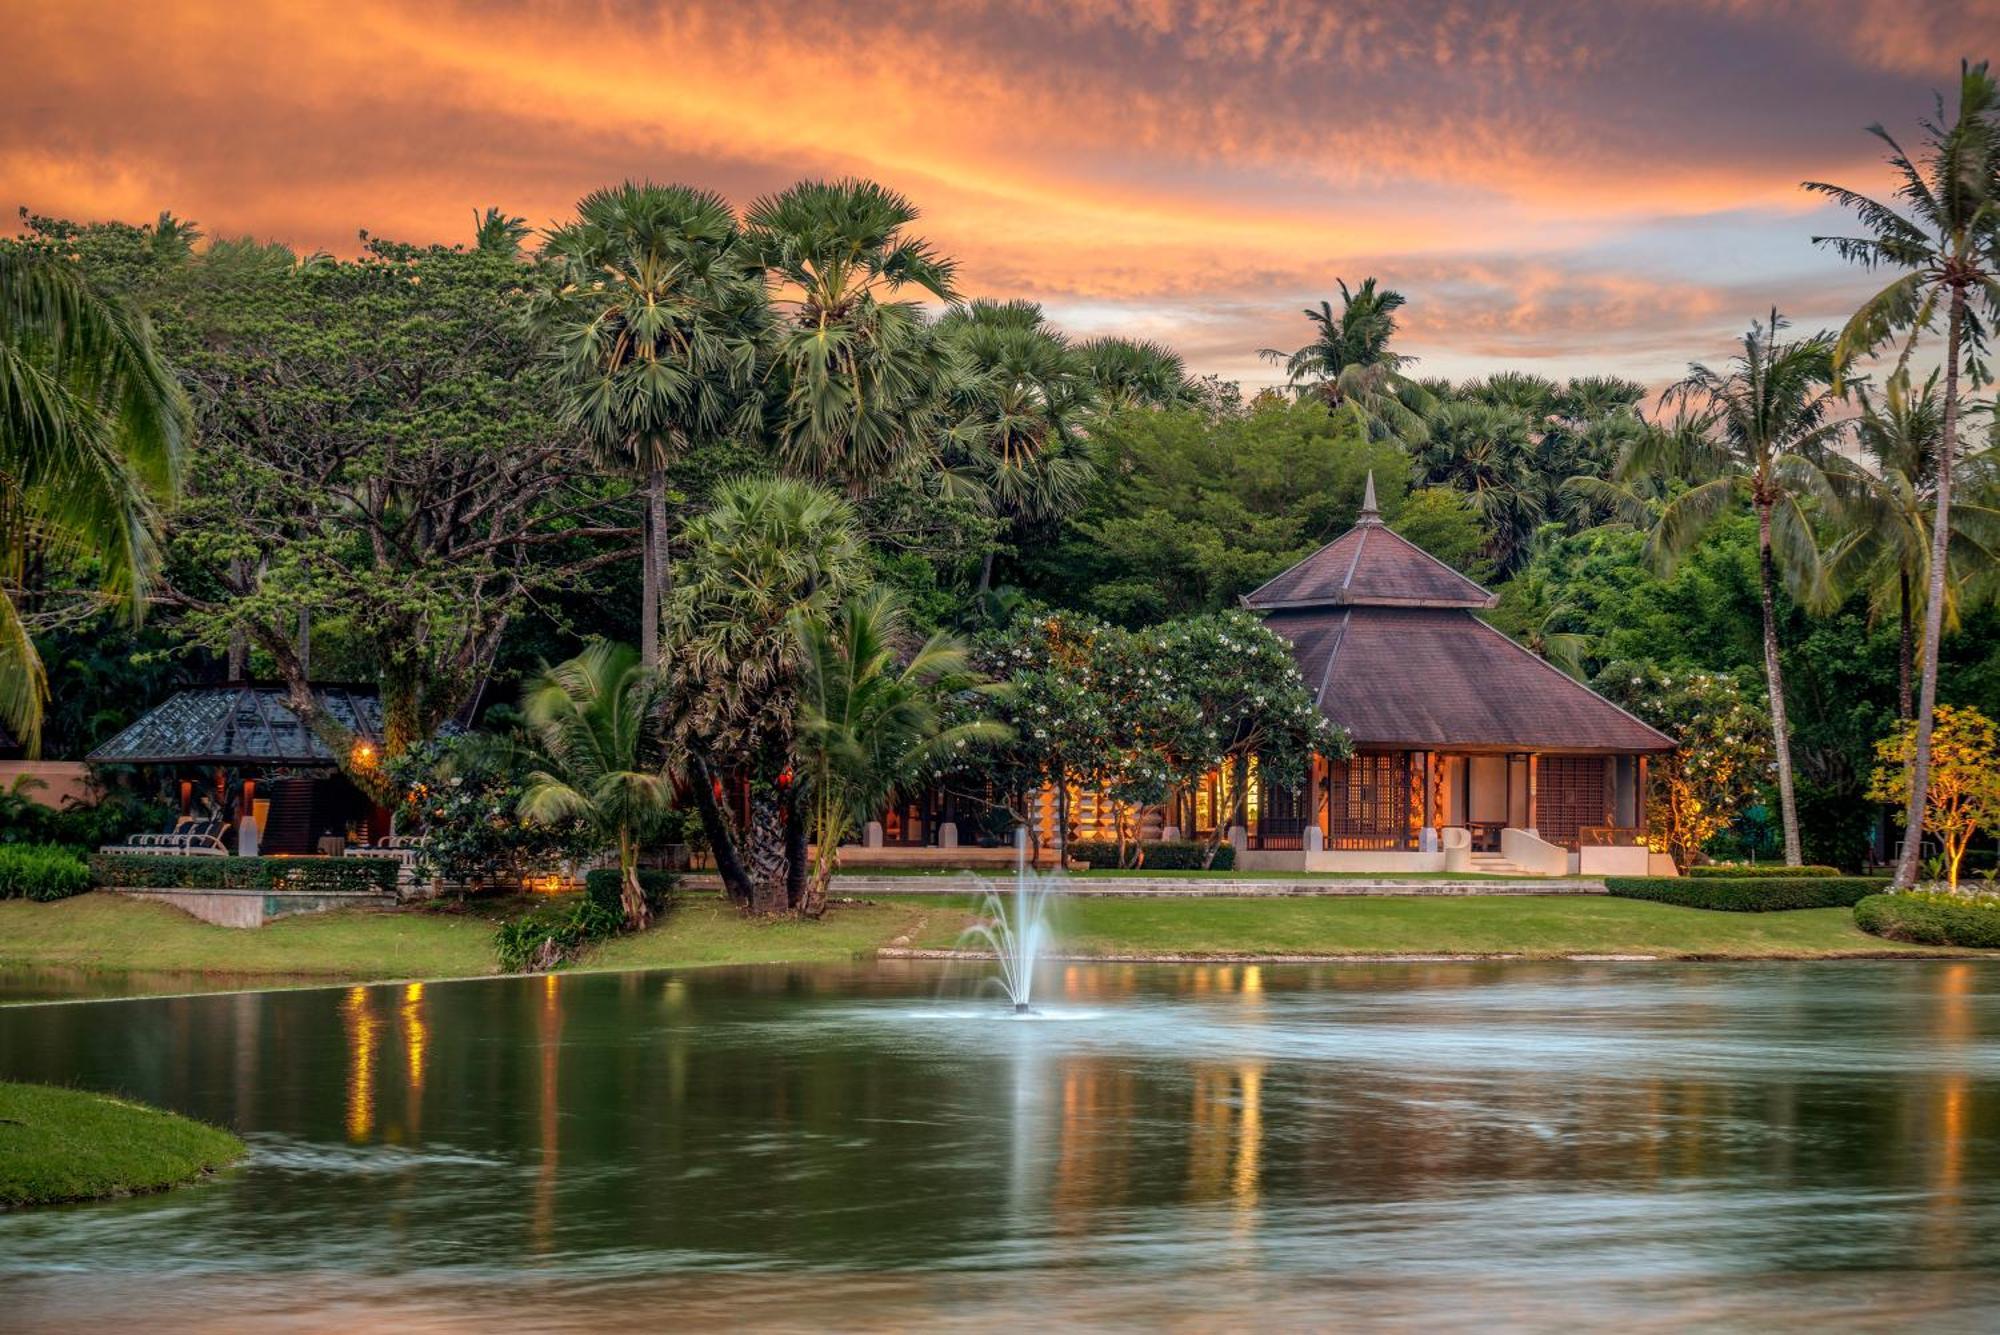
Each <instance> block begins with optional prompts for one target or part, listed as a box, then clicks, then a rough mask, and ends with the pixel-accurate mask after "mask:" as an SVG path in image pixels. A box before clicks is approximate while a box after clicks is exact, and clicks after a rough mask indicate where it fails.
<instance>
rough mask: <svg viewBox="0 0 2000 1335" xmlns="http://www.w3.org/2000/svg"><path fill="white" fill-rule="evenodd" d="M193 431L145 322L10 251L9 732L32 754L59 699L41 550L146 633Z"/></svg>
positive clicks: (1, 315) (0, 482) (4, 688)
mask: <svg viewBox="0 0 2000 1335" xmlns="http://www.w3.org/2000/svg"><path fill="white" fill-rule="evenodd" d="M191 430H192V415H191V413H190V411H189V408H188V405H187V400H186V398H185V397H184V396H183V395H182V393H181V390H180V387H179V386H178V385H177V384H176V383H175V382H174V379H173V376H172V375H171V374H170V373H169V372H168V370H167V368H166V365H165V364H164V363H163V362H162V361H161V360H160V357H159V354H158V352H157V351H156V350H155V348H154V345H153V337H152V331H151V329H150V328H149V326H148V325H147V323H146V320H145V317H144V316H143V315H141V314H139V313H138V312H137V311H136V310H134V309H132V308H131V307H130V306H128V305H126V304H124V303H122V302H117V301H111V300H108V299H106V298H104V297H102V296H100V295H99V294H98V293H97V292H95V291H94V290H93V289H92V288H91V287H90V285H89V284H88V283H86V282H85V281H84V279H83V277H82V275H81V274H79V273H78V272H77V271H76V270H75V269H74V268H72V267H71V266H69V265H68V264H65V263H63V262H62V261H61V260H59V259H57V258H55V257H53V256H50V255H47V254H44V253H42V252H40V251H37V250H34V249H31V248H29V247H26V246H20V245H9V244H5V243H0V723H4V724H5V725H6V726H7V727H8V729H9V730H11V731H12V732H13V733H14V734H15V735H16V737H17V738H18V739H19V740H20V741H21V742H22V744H23V745H24V746H26V747H27V748H28V750H29V752H30V754H35V753H37V752H38V751H39V748H40V744H41V719H42V706H43V703H44V702H45V701H46V699H47V698H48V679H47V676H46V673H45V672H44V669H43V667H42V662H41V659H40V657H39V656H38V655H37V654H36V652H35V644H34V640H33V638H32V636H31V634H30V626H29V622H28V620H27V619H26V617H25V614H24V613H25V609H24V608H23V606H22V605H21V603H20V602H18V601H16V600H17V598H18V597H19V595H20V593H21V592H22V588H21V585H22V579H23V577H24V574H25V569H24V561H25V558H26V553H27V551H28V548H29V546H30V543H31V541H32V543H33V544H34V545H35V546H36V547H37V548H38V550H39V551H40V553H41V555H42V557H43V558H44V559H50V558H55V559H75V560H77V561H80V562H84V563H87V564H88V565H89V566H91V567H94V569H95V571H96V579H97V584H98V593H99V594H100V596H102V597H103V598H105V599H106V600H108V601H111V602H115V603H117V604H119V605H121V606H122V607H123V608H124V610H125V612H126V614H127V615H128V616H130V617H131V619H132V620H133V621H134V622H137V621H138V620H139V619H140V617H141V616H142V615H143V613H144V611H145V606H146V589H147V585H148V583H149V581H150V580H151V578H152V576H153V573H154V570H155V567H156V565H157V563H158V558H159V552H158V545H157V535H158V531H159V509H158V506H159V503H160V502H161V501H162V500H163V499H165V498H166V497H168V496H170V495H171V494H172V492H173V490H174V487H175V486H176V484H177V483H178V480H179V476H180V460H181V454H182V451H183V449H184V448H185V446H186V444H187V441H188V437H189V433H190V431H191Z"/></svg>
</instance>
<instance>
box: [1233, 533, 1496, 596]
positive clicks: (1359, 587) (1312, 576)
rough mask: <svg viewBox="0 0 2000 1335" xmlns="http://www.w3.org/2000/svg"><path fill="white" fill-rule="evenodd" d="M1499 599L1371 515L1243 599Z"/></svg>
mask: <svg viewBox="0 0 2000 1335" xmlns="http://www.w3.org/2000/svg"><path fill="white" fill-rule="evenodd" d="M1497 601H1498V599H1497V598H1496V597H1495V596H1494V595H1493V594H1490V593H1488V592H1487V591H1486V590H1484V589H1482V588H1480V587H1479V586H1478V585H1477V584H1474V583H1473V582H1472V581H1471V580H1469V579H1467V578H1466V577H1465V576H1463V575H1461V574H1459V573H1458V572H1457V571H1456V570H1453V569H1452V568H1451V567H1450V566H1448V565H1446V564H1445V563H1444V562H1442V561H1440V560H1438V559H1437V558H1436V557H1435V556H1432V555H1431V554H1430V553H1429V552H1427V551H1425V550H1424V549H1423V548H1421V547H1419V546H1417V545H1416V544H1415V543H1413V542H1411V541H1410V540H1409V539H1408V538H1405V537H1403V536H1402V535H1401V534H1399V533H1396V532H1394V531H1392V530H1391V529H1390V528H1388V527H1387V526H1386V525H1385V524H1383V523H1382V521H1381V519H1380V518H1378V517H1377V516H1375V515H1374V514H1373V513H1372V511H1371V512H1364V513H1363V515H1362V517H1361V522H1360V523H1358V524H1356V525H1355V526H1354V527H1353V528H1351V529H1349V530H1347V532H1345V533H1343V534H1341V535H1340V536H1339V537H1337V538H1335V539H1334V540H1333V541H1332V542H1329V543H1328V544H1327V545H1326V546H1324V547H1322V548H1320V549H1319V550H1318V551H1316V552H1314V553H1313V554H1312V555H1311V556H1308V557H1307V558H1306V559H1305V560H1303V561H1301V562H1299V563H1298V564H1297V565H1295V566H1293V567H1292V568H1291V569H1290V570H1287V571H1285V572H1284V573H1283V574H1280V575H1276V576H1273V577H1272V578H1271V579H1270V580H1269V581H1268V582H1266V583H1265V584H1264V585H1263V587H1261V588H1259V589H1257V590H1255V591H1253V592H1251V593H1248V594H1246V595H1244V598H1243V605H1244V606H1246V607H1250V608H1255V609H1257V610H1259V611H1271V610H1275V609H1278V608H1285V607H1491V606H1493V604H1494V603H1495V602H1497Z"/></svg>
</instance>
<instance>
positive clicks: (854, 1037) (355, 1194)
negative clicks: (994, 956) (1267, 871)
mask: <svg viewBox="0 0 2000 1335" xmlns="http://www.w3.org/2000/svg"><path fill="white" fill-rule="evenodd" d="M977 982H978V980H977V977H976V975H973V974H971V973H968V972H965V971H963V970H961V971H960V972H957V973H952V972H947V971H941V970H940V969H939V968H936V967H932V966H926V965H917V964H906V965H905V964H869V965H861V964H856V965H853V966H840V967H816V968H754V969H730V970H709V971H690V972H664V973H633V974H595V975H593V974H579V975H573V976H551V977H546V978H517V979H496V980H490V981H476V982H462V983H448V984H434V985H429V986H424V985H399V986H395V987H374V988H364V987H356V988H345V989H315V990H306V991H290V992H260V993H240V994H232V995H222V996H181V997H173V998H166V999H160V1000H134V1001H102V1002H87V1003H68V1004H54V1005H26V1006H13V1007H7V1008H5V1009H0V1076H9V1077H20V1078H28V1079H36V1080H52V1081H63V1082H69V1083H75V1084H80V1085H84V1086H88V1087H93V1088H101V1089H108V1090H121V1091H124V1092H128V1093H130V1094H132V1095H135V1096H137V1097H140V1098H143V1099H147V1100H150V1101H153V1102H156V1103H159V1104H162V1105H164V1106H167V1107H170V1108H173V1109H176V1110H178V1111H181V1112H186V1113H190V1114H192V1115H195V1116H198V1117H204V1118H208V1119H210V1120H213V1121H216V1122H220V1123H223V1124H226V1125H228V1126H231V1127H233V1128H235V1129H237V1130H238V1131H239V1132H241V1133H243V1134H244V1135H245V1137H246V1138H247V1139H248V1140H249V1142H250V1144H251V1147H252V1152H251V1157H250V1159H249V1160H248V1162H247V1163H246V1164H245V1165H244V1166H242V1167H240V1168H238V1169H235V1170H232V1171H230V1172H229V1173H227V1174H226V1175H224V1176H223V1177H221V1178H220V1179H218V1180H217V1181H215V1182H212V1183H209V1184H206V1185H203V1186H198V1187H194V1188H190V1189H187V1190H183V1191H179V1192H174V1193H170V1194H167V1195H164V1196H155V1197H146V1198H139V1199H132V1200H124V1201H112V1202H106V1203H101V1204H95V1205H87V1206H76V1207H67V1208H63V1209H57V1210H47V1211H35V1212H26V1213H18V1214H14V1215H7V1216H0V1301H4V1302H5V1304H6V1308H5V1310H6V1311H7V1312H8V1314H9V1315H8V1319H7V1324H8V1325H10V1326H12V1327H14V1328H20V1327H22V1326H29V1327H76V1326H102V1325H109V1324H113V1323H121V1322H123V1323H134V1322H137V1323H143V1324H144V1326H145V1328H147V1329H179V1328H188V1329H194V1328H202V1327H212V1326H214V1325H215V1324H216V1323H217V1322H218V1321H221V1322H222V1323H224V1324H227V1325H230V1326H232V1327H238V1328H240V1327H242V1326H246V1325H272V1326H293V1327H308V1328H319V1327H353V1326H356V1325H385V1324H394V1325H399V1326H403V1327H406V1328H417V1329H424V1328H459V1327H461V1326H469V1325H474V1324H485V1325H512V1324H517V1323H519V1324H529V1325H544V1326H545V1325H550V1324H559V1325H586V1324H587V1325H594V1326H600V1327H607V1328H623V1327H633V1328H637V1327H645V1328H658V1327H660V1326H663V1325H687V1324H719V1323H723V1322H750V1323H758V1324H763V1325H777V1326H786V1325H789V1326H797V1327H802V1328H803V1327H813V1328H819V1327H824V1326H826V1325H829V1324H831V1325H839V1326H855V1325H904V1326H911V1327H925V1328H934V1327H937V1326H939V1325H945V1326H954V1325H955V1326H969V1327H985V1326H997V1325H1003V1324H1005V1325H1013V1326H1018V1325H1019V1324H1020V1323H1022V1322H1024V1321H1026V1322H1041V1323H1047V1322H1053V1321H1065V1322H1070V1323H1076V1324H1084V1325H1091V1324H1095V1325H1126V1324H1160V1323H1163V1322H1180V1323H1185V1324H1193V1325H1204V1326H1212V1325H1234V1324H1242V1323H1243V1322H1244V1321H1246V1320H1248V1319H1250V1318H1251V1317H1252V1316H1254V1317H1255V1318H1256V1319H1258V1320H1259V1321H1260V1322H1262V1323H1264V1324H1273V1325H1293V1324H1307V1323H1311V1324H1321V1325H1324V1324H1347V1323H1353V1322H1382V1323H1406V1324H1411V1325H1424V1326H1430V1327H1445V1328H1452V1327H1464V1328H1472V1327H1480V1328H1490V1327H1493V1326H1495V1325H1513V1326H1527V1327H1534V1326H1558V1325H1574V1324H1577V1323H1580V1322H1581V1323H1588V1324H1591V1325H1605V1324H1611V1323H1614V1322H1627V1321H1639V1322H1643V1321H1665V1322H1671V1323H1675V1324H1680V1323H1700V1324H1703V1325H1706V1326H1710V1327H1717V1326H1719V1327H1737V1328H1745V1329H1748V1328H1758V1329H1769V1328H1772V1327H1774V1326H1796V1327H1805V1326H1810V1325H1813V1324H1819V1323H1823V1322H1825V1321H1829V1320H1830V1321H1836V1322H1839V1323H1841V1324H1843V1325H1854V1324H1869V1323H1871V1322H1873V1323H1879V1324H1882V1325H1888V1324H1893V1323H1897V1322H1899V1321H1903V1320H1909V1319H1920V1320H1923V1321H1926V1322H1929V1323H1931V1324H1933V1325H1941V1326H1946V1327H1955V1326H1962V1325H1963V1326H1970V1325H1976V1324H1985V1322H1986V1321H1987V1320H1988V1319H1989V1318H1990V1315H1991V1310H1992V1309H1991V1304H1993V1303H1994V1302H1995V1301H1996V1300H2000V972H1995V971H1994V970H1992V969H1990V968H1987V967H1985V966H1982V965H1980V964H1975V963H1962V962H1954V963H1928V962H1923V963H1918V962H1887V963H1885V962H1873V963H1811V964H1715V965H1703V964H1632V963H1623V964H1601V965H1590V964H1566V965H1535V964H1451V965H1444V964H1440V965H1349V966H1328V967H1298V966H1284V967H1279V966H1262V967H1259V966H1243V965H1238V966H1234V967H1221V966H1185V967H1181V966H1115V965H1113V966H1074V967H1069V966H1063V967H1057V968H1055V969H1053V970H1052V971H1051V972H1050V973H1049V974H1048V975H1047V976H1046V984H1047V987H1046V994H1047V996H1048V998H1049V1000H1048V1002H1047V1004H1046V1007H1045V1009H1044V1011H1043V1013H1042V1014H1041V1015H1040V1016H1039V1017H1034V1018H1025V1019H1020V1020H1016V1019H1014V1018H1012V1017H1010V1016H1008V1015H1006V1014H1004V1013H1003V1008H1002V1006H1001V1004H1000V1003H999V1002H998V1001H997V1000H996V999H994V998H993V997H991V996H990V995H982V994H981V993H980V992H979V991H978V988H977Z"/></svg>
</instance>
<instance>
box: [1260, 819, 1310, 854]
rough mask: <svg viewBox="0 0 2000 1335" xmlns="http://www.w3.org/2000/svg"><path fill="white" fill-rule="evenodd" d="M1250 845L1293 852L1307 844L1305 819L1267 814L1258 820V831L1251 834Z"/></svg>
mask: <svg viewBox="0 0 2000 1335" xmlns="http://www.w3.org/2000/svg"><path fill="white" fill-rule="evenodd" d="M1250 846H1251V847H1252V848H1257V849H1274V850H1277V851H1279V852H1291V851H1293V850H1296V849H1301V848H1304V847H1305V846H1306V823H1305V821H1304V820H1303V819H1298V818H1291V817H1283V816H1266V817H1264V819H1262V820H1260V821H1258V822H1257V833H1256V834H1255V835H1253V836H1251V839H1250Z"/></svg>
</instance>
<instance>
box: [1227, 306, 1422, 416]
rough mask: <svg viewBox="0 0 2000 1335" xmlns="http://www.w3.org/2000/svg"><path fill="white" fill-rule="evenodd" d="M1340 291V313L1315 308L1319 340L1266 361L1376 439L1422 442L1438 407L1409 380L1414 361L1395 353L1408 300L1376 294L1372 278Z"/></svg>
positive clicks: (1302, 393)
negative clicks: (1429, 413) (1392, 345)
mask: <svg viewBox="0 0 2000 1335" xmlns="http://www.w3.org/2000/svg"><path fill="white" fill-rule="evenodd" d="M1334 281H1335V282H1336V283H1338V284H1339V285H1340V307H1341V308H1340V313H1339V314H1338V315H1336V314H1335V313H1334V310H1333V305H1332V303H1330V302H1325V301H1322V302H1321V303H1320V304H1319V309H1318V310H1313V309H1311V308H1307V310H1306V311H1305V317H1306V319H1308V320H1310V321H1312V323H1313V329H1314V331H1315V332H1314V336H1313V341H1312V342H1310V343H1308V344H1306V345H1305V346H1304V347H1302V348H1299V349H1297V350H1295V351H1293V352H1283V351H1280V350H1279V349H1277V348H1265V349H1263V350H1262V351H1261V352H1260V353H1259V354H1258V355H1259V356H1261V357H1263V358H1264V360H1266V361H1268V362H1273V363H1276V364H1277V365H1279V366H1282V367H1284V368H1285V384H1286V387H1287V388H1289V389H1290V390H1291V391H1292V392H1293V393H1294V394H1296V395H1298V396H1299V397H1300V398H1316V399H1319V400H1321V401H1323V402H1324V403H1325V404H1326V405H1327V406H1328V407H1330V408H1332V409H1334V410H1335V411H1340V410H1341V409H1343V408H1345V409H1349V410H1351V411H1353V412H1354V413H1355V414H1356V415H1357V416H1358V417H1359V418H1360V420H1361V422H1362V424H1363V425H1364V426H1365V427H1366V428H1367V430H1368V435H1369V437H1370V438H1371V439H1374V440H1386V439H1397V440H1403V441H1406V442H1411V443H1415V442H1420V441H1422V440H1423V438H1424V413H1425V411H1426V410H1427V409H1428V408H1429V407H1430V406H1431V404H1430V395H1429V394H1428V393H1427V392H1426V391H1425V389H1424V388H1423V387H1422V386H1421V385H1419V384H1417V383H1416V382H1415V381H1412V380H1410V379H1408V378H1407V377H1405V376H1404V375H1403V374H1402V368H1403V367H1404V366H1406V365H1408V364H1409V363H1410V361H1411V360H1412V359H1411V358H1409V357H1405V356H1403V355H1401V354H1400V353H1394V352H1391V351H1389V340H1390V339H1391V338H1392V337H1393V336H1394V335H1395V332H1396V312H1397V311H1398V310H1400V309H1402V307H1403V306H1404V304H1405V303H1406V300H1407V299H1406V298H1405V297H1404V296H1403V294H1402V293H1400V292H1398V291H1396V290H1395V289H1393V288H1383V289H1381V290H1380V291H1377V290H1376V287H1375V280H1374V279H1373V278H1365V279H1363V280H1362V281H1361V286H1360V287H1357V288H1355V289H1354V290H1353V291H1351V292H1350V291H1349V290H1348V287H1347V283H1346V281H1345V280H1344V279H1338V278H1337V279H1335V280H1334Z"/></svg>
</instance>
